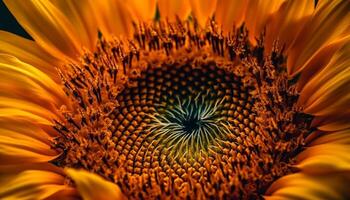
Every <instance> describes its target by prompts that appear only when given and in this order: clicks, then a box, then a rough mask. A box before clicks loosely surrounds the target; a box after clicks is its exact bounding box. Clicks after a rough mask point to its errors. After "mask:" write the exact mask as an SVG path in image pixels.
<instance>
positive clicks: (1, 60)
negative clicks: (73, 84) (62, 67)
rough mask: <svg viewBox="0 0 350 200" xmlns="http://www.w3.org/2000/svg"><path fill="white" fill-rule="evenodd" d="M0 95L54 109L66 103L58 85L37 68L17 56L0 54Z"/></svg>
mask: <svg viewBox="0 0 350 200" xmlns="http://www.w3.org/2000/svg"><path fill="white" fill-rule="evenodd" d="M0 77H1V80H0V96H2V97H8V98H10V97H11V98H16V99H23V100H28V101H30V102H32V103H36V104H38V105H41V106H44V107H45V108H47V109H51V110H52V111H55V110H56V109H55V108H54V107H53V105H61V104H62V103H67V98H66V95H65V94H64V92H63V90H62V88H61V86H60V85H58V84H57V83H56V82H55V81H53V80H52V79H51V78H50V77H49V76H48V75H46V74H45V73H43V72H42V71H40V70H39V69H37V68H35V67H33V66H31V65H29V64H27V63H24V62H21V61H20V60H18V59H17V58H15V57H13V56H10V55H4V54H0Z"/></svg>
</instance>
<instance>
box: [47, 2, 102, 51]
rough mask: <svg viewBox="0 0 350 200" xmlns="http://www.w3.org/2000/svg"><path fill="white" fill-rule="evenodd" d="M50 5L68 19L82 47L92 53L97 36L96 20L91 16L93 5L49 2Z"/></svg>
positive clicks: (87, 3)
mask: <svg viewBox="0 0 350 200" xmlns="http://www.w3.org/2000/svg"><path fill="white" fill-rule="evenodd" d="M51 3H52V4H53V5H55V7H57V8H58V9H59V10H60V11H61V12H62V14H63V15H64V16H65V17H66V18H67V19H69V22H70V23H71V24H72V26H73V27H74V30H75V32H76V33H77V35H78V36H79V39H80V40H81V42H82V45H83V46H84V47H86V48H88V49H90V50H91V51H92V50H93V49H94V48H95V46H96V43H97V36H98V34H97V33H98V27H97V20H96V18H95V17H94V15H93V6H94V5H92V4H91V2H90V1H89V0H79V1H66V0H51Z"/></svg>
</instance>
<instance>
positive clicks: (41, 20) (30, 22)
mask: <svg viewBox="0 0 350 200" xmlns="http://www.w3.org/2000/svg"><path fill="white" fill-rule="evenodd" d="M4 2H5V4H6V6H7V7H8V8H9V10H10V11H11V13H12V14H13V15H14V16H15V18H16V19H17V21H18V22H19V23H20V24H21V25H22V26H23V28H24V29H25V30H26V31H27V32H28V33H29V34H30V35H31V36H32V38H33V39H34V40H35V41H36V42H37V43H38V44H39V45H40V46H42V47H43V48H44V49H46V50H47V51H48V52H50V53H51V54H52V55H54V56H56V57H57V58H63V60H66V59H69V58H73V59H74V58H77V56H79V55H80V52H81V49H82V43H81V42H80V39H79V37H78V36H77V35H76V34H75V32H74V27H73V26H72V25H71V24H70V22H69V19H67V18H66V17H65V16H64V15H63V14H62V13H61V12H60V11H59V10H58V9H57V8H56V7H55V6H54V5H53V4H52V3H51V2H50V1H49V0H38V1H21V0H5V1H4Z"/></svg>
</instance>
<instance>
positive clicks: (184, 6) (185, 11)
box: [158, 0, 191, 20]
mask: <svg viewBox="0 0 350 200" xmlns="http://www.w3.org/2000/svg"><path fill="white" fill-rule="evenodd" d="M158 8H159V12H160V17H161V18H162V19H169V20H175V18H176V16H178V17H179V18H180V19H182V20H184V19H186V18H187V17H188V15H189V14H190V12H191V6H190V4H189V2H188V1H186V0H158Z"/></svg>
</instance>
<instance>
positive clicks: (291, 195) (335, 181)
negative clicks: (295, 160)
mask: <svg viewBox="0 0 350 200" xmlns="http://www.w3.org/2000/svg"><path fill="white" fill-rule="evenodd" d="M349 181H350V174H349V172H343V173H336V174H328V175H322V176H321V175H319V176H311V175H306V174H303V173H295V174H291V175H287V176H283V177H282V178H280V179H278V180H277V181H275V182H274V183H273V184H272V185H271V186H270V187H269V188H268V190H267V191H266V195H264V199H267V200H270V199H284V200H288V199H291V200H292V199H293V200H294V199H348V198H349V196H350V194H349V190H348V189H349V188H348V183H349Z"/></svg>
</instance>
